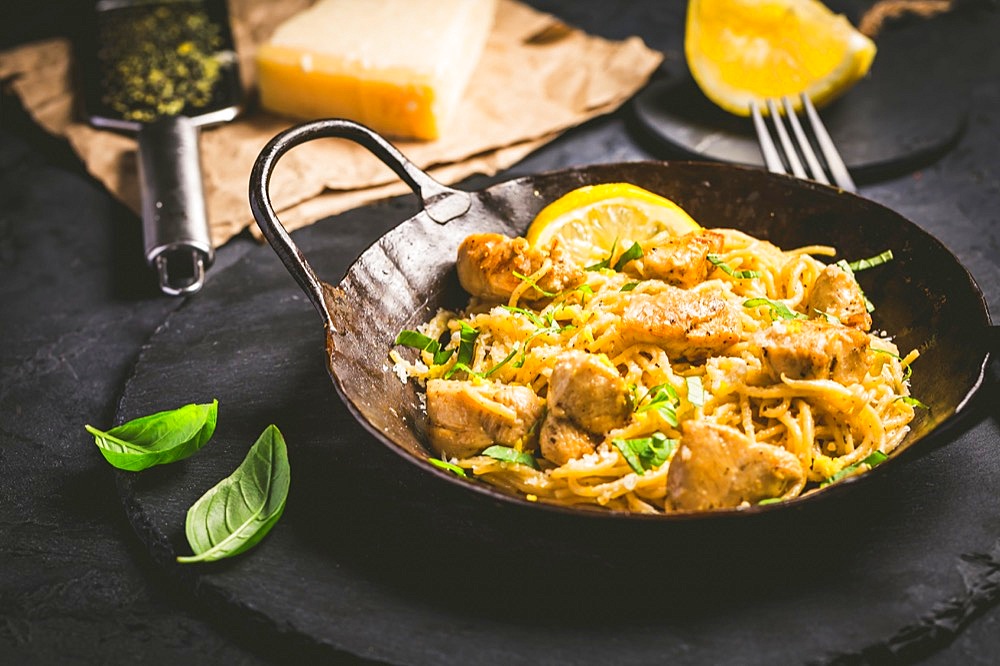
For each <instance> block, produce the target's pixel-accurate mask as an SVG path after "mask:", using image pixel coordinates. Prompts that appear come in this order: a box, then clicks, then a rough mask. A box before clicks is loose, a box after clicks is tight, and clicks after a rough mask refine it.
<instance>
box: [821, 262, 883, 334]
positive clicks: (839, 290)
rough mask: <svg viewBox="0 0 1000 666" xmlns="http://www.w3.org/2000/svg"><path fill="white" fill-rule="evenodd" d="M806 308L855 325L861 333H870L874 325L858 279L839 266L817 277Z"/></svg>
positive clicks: (831, 266) (833, 266) (824, 270)
mask: <svg viewBox="0 0 1000 666" xmlns="http://www.w3.org/2000/svg"><path fill="white" fill-rule="evenodd" d="M807 305H808V306H809V311H810V312H814V311H819V312H825V313H826V314H828V315H832V316H834V317H836V318H837V319H839V320H840V321H841V322H842V323H843V324H844V325H845V326H853V327H855V328H858V329H861V330H862V331H867V330H868V329H870V328H871V326H872V318H871V315H870V314H868V308H867V307H866V305H865V296H864V294H863V293H862V292H861V287H860V286H858V282H857V280H855V279H854V277H853V276H851V275H849V274H848V273H847V272H846V271H844V269H842V268H840V267H839V266H836V265H830V266H827V267H826V268H824V269H823V272H822V273H820V274H819V277H818V278H816V282H815V283H814V284H813V288H812V292H811V293H810V294H809V301H808V303H807Z"/></svg>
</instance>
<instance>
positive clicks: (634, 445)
mask: <svg viewBox="0 0 1000 666" xmlns="http://www.w3.org/2000/svg"><path fill="white" fill-rule="evenodd" d="M611 443H612V444H614V446H615V448H617V449H618V451H619V452H621V454H622V457H624V458H625V462H627V463H628V466H629V467H631V468H632V469H633V470H634V471H635V473H636V474H638V475H640V476H642V475H643V474H645V473H646V471H648V470H651V469H655V468H657V467H659V466H660V465H662V464H663V463H665V462H666V461H667V460H668V459H669V458H670V456H671V455H673V453H674V451H675V450H676V449H677V440H676V439H670V438H668V437H667V436H666V435H664V434H663V433H660V432H654V433H653V434H652V435H650V436H649V437H638V438H636V439H612V440H611Z"/></svg>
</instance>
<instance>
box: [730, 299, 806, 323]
mask: <svg viewBox="0 0 1000 666" xmlns="http://www.w3.org/2000/svg"><path fill="white" fill-rule="evenodd" d="M761 305H765V306H767V307H768V309H770V311H771V320H772V321H773V320H775V319H808V317H806V316H805V315H804V314H802V313H801V312H795V311H793V310H791V309H789V307H788V306H787V305H785V304H784V303H782V302H781V301H772V300H771V299H770V298H751V299H749V300H746V301H743V307H745V308H756V307H759V306H761Z"/></svg>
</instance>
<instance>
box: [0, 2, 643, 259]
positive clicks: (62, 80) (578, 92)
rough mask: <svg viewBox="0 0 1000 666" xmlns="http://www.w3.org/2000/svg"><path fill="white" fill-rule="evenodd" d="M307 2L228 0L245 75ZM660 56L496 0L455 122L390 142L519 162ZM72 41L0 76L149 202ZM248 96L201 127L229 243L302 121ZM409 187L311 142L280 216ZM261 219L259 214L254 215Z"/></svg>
mask: <svg viewBox="0 0 1000 666" xmlns="http://www.w3.org/2000/svg"><path fill="white" fill-rule="evenodd" d="M308 4H310V3H309V2H308V1H307V0H294V1H291V2H280V3H277V2H272V1H271V0H232V1H231V2H230V15H231V20H232V25H233V34H234V38H235V40H236V43H237V50H238V52H239V58H240V62H241V66H242V75H243V79H244V84H245V85H246V87H247V89H248V90H252V86H253V72H254V67H253V55H254V52H255V50H256V46H257V45H258V44H259V43H261V42H262V41H263V40H264V39H266V38H267V37H268V36H269V34H270V32H271V30H273V28H274V27H275V25H277V24H278V23H280V22H281V21H282V20H284V19H285V18H286V17H287V16H289V15H291V14H292V13H294V12H297V11H299V10H301V9H303V8H304V7H306V6H307V5H308ZM661 59H662V55H661V54H660V53H658V52H656V51H652V50H650V49H649V48H647V47H646V46H645V45H644V44H643V42H642V41H641V40H640V39H639V38H637V37H633V38H630V39H627V40H624V41H621V42H612V41H608V40H606V39H602V38H599V37H594V36H591V35H588V34H585V33H584V32H582V31H580V30H577V29H574V28H570V27H568V26H566V25H564V24H562V23H561V22H560V21H559V20H558V19H556V18H555V17H553V16H550V15H548V14H544V13H541V12H538V11H536V10H534V9H531V8H529V7H527V6H525V5H523V4H520V3H518V2H515V1H514V0H501V2H500V4H499V7H498V11H497V17H496V21H495V24H494V28H493V32H492V33H491V35H490V38H489V40H488V42H487V46H486V49H485V51H484V54H483V57H482V59H481V61H480V63H479V65H478V68H477V70H476V71H475V73H474V74H473V77H472V80H471V82H470V84H469V87H468V88H467V89H466V91H465V96H464V98H463V100H462V103H461V105H460V107H459V109H458V112H457V113H456V114H455V119H454V122H453V125H452V126H450V127H448V128H447V129H446V130H445V132H444V133H443V136H442V137H441V138H439V139H437V140H435V141H430V142H417V141H394V144H395V145H396V147H397V148H399V149H400V151H401V152H402V153H403V154H404V155H406V156H407V157H408V158H409V159H410V160H411V161H413V162H414V163H415V164H416V165H417V166H419V167H421V168H423V169H426V170H429V172H430V173H431V174H432V175H433V176H435V177H436V178H437V179H438V180H440V181H442V182H445V183H452V182H455V181H457V180H460V179H461V178H464V177H466V176H469V175H471V174H474V173H485V174H492V173H495V172H496V171H498V170H500V169H502V168H504V167H507V166H510V165H511V164H513V163H515V162H516V161H518V160H519V159H521V158H522V157H524V156H525V155H527V154H528V153H530V152H531V151H533V150H535V149H536V148H538V147H539V146H541V145H543V144H544V143H545V142H547V141H550V140H551V139H553V138H554V137H555V136H557V135H558V134H559V133H560V132H562V131H564V130H566V129H568V128H570V127H573V126H575V125H578V124H580V123H581V122H583V121H585V120H587V119H589V118H592V117H594V116H597V115H600V114H603V113H607V112H610V111H612V110H614V109H615V108H617V107H618V106H619V105H621V104H622V103H623V102H624V101H625V100H627V99H628V98H629V97H630V96H631V95H632V94H633V93H635V92H636V91H637V90H638V89H639V88H640V87H641V86H642V85H643V84H644V83H645V82H646V80H647V79H648V78H649V76H650V75H651V74H652V72H653V71H654V70H655V69H656V67H657V66H658V65H659V63H660V61H661ZM71 68H72V67H71V46H70V44H69V43H68V41H67V40H50V41H46V42H40V43H35V44H30V45H26V46H23V47H20V48H17V49H14V50H11V51H8V52H6V53H2V54H0V79H11V85H12V87H13V89H14V91H15V92H16V93H17V94H18V95H19V96H20V97H21V99H22V101H23V103H24V105H25V108H26V109H27V110H28V112H29V113H31V114H32V116H33V117H34V118H35V119H36V120H37V122H38V123H39V124H41V125H42V126H43V127H45V128H46V129H47V130H48V131H50V132H52V133H54V134H58V135H64V136H66V137H67V138H68V140H69V141H70V143H71V145H72V146H73V148H74V149H75V150H76V151H77V152H78V153H79V155H80V157H81V158H82V159H83V161H84V163H85V164H86V166H87V169H88V170H89V171H90V172H91V173H92V174H93V175H94V176H95V177H96V178H97V179H99V180H100V181H101V182H103V183H104V185H105V186H106V187H107V188H108V189H109V190H110V191H111V192H112V193H113V194H114V195H115V196H117V197H118V198H120V199H121V200H122V201H124V202H125V203H126V204H127V205H128V206H129V207H130V208H132V209H133V210H135V211H136V212H138V211H139V210H140V194H139V184H138V178H137V171H136V142H135V140H134V139H133V138H132V137H130V136H127V135H122V134H117V133H115V132H111V131H107V130H98V129H95V128H92V127H90V126H89V125H88V124H86V122H85V121H84V120H83V119H82V118H81V117H80V113H79V109H78V105H77V99H76V90H75V87H74V82H73V77H72V71H71ZM249 99H250V100H251V103H250V105H249V107H248V110H247V112H246V113H245V114H244V115H243V116H242V117H240V118H239V119H237V120H236V121H233V122H231V123H228V124H225V125H221V126H218V127H215V128H211V129H206V130H204V131H203V132H202V135H201V155H202V169H203V179H204V190H205V200H206V204H207V207H208V216H209V221H210V225H211V232H212V240H213V242H214V243H215V244H216V245H219V244H222V243H224V242H225V241H226V240H228V239H229V238H231V237H232V236H234V235H236V234H237V233H239V232H240V231H241V230H242V229H243V228H244V227H246V226H248V225H252V221H253V220H252V217H251V215H250V210H249V204H248V203H247V184H248V179H249V174H250V170H251V167H252V166H253V162H254V160H255V159H256V157H257V154H258V153H259V152H260V150H261V148H263V146H264V144H265V143H267V141H268V140H270V139H271V137H273V136H274V135H275V134H277V133H278V132H280V131H282V130H283V129H285V128H287V127H289V126H291V125H292V124H294V123H295V122H296V121H293V120H289V119H287V118H280V117H277V116H274V115H270V114H267V113H264V112H262V111H260V110H259V109H257V108H256V107H255V106H254V104H253V101H252V100H253V98H252V96H251V97H250V98H249ZM405 191H407V188H406V186H405V185H404V184H403V183H402V182H401V181H399V180H398V179H397V177H396V176H395V175H394V174H393V173H392V172H391V171H390V170H389V169H388V167H386V166H384V165H383V164H381V163H380V162H379V161H378V160H377V159H376V158H375V157H373V156H372V155H370V154H369V153H368V152H367V151H366V150H365V149H364V148H361V147H360V146H358V145H356V144H353V143H350V142H348V141H344V140H323V141H313V142H311V143H309V144H307V145H303V146H301V147H298V148H296V149H294V150H292V151H291V152H289V153H288V154H286V155H285V156H284V157H283V158H282V160H281V162H280V164H279V165H278V167H277V169H276V170H275V173H274V177H273V179H272V181H271V196H272V199H273V202H274V206H275V208H276V209H277V210H278V211H279V216H280V217H281V219H282V221H283V222H284V223H285V225H286V226H287V227H288V228H290V229H293V228H297V227H300V226H304V225H306V224H309V223H311V222H313V221H315V220H318V219H320V218H322V217H324V216H327V215H331V214H334V213H337V212H340V211H343V210H347V209H349V208H353V207H356V206H359V205H362V204H365V203H368V202H371V201H374V200H377V199H381V198H384V197H387V196H392V195H395V194H400V193H403V192H405ZM252 229H253V230H254V231H256V225H252Z"/></svg>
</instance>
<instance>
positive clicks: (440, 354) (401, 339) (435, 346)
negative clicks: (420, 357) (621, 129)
mask: <svg viewBox="0 0 1000 666" xmlns="http://www.w3.org/2000/svg"><path fill="white" fill-rule="evenodd" d="M393 344H396V345H402V346H404V347H410V348H412V349H419V350H420V351H426V352H429V353H430V354H431V355H432V356H433V357H434V365H443V364H444V363H447V361H448V359H449V358H451V355H452V353H453V352H454V351H455V350H453V349H452V350H450V351H445V350H443V349H441V343H440V342H438V341H437V340H435V339H434V338H432V337H430V336H427V335H424V334H423V333H421V332H419V331H411V330H407V329H404V330H402V331H400V332H399V335H397V336H396V340H395V341H394V342H393Z"/></svg>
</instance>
